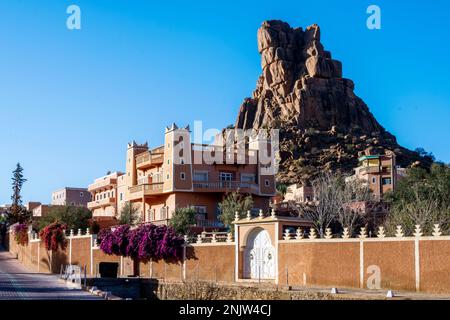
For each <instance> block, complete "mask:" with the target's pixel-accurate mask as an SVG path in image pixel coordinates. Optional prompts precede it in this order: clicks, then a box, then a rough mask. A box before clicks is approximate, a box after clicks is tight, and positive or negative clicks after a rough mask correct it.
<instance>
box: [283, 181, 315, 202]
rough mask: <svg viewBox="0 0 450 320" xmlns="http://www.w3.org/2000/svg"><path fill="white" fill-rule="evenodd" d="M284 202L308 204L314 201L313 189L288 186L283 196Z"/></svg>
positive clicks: (301, 186)
mask: <svg viewBox="0 0 450 320" xmlns="http://www.w3.org/2000/svg"><path fill="white" fill-rule="evenodd" d="M284 201H294V202H296V203H310V202H313V201H314V192H313V188H312V187H310V186H304V185H300V184H292V185H289V186H288V187H287V189H286V194H285V195H284Z"/></svg>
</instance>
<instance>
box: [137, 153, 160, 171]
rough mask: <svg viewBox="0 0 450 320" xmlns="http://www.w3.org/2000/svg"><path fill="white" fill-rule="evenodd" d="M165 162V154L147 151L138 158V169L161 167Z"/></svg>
mask: <svg viewBox="0 0 450 320" xmlns="http://www.w3.org/2000/svg"><path fill="white" fill-rule="evenodd" d="M163 162H164V153H162V152H150V151H146V152H143V153H141V154H139V155H137V156H136V167H137V168H138V169H148V168H151V167H154V166H160V165H162V164H163Z"/></svg>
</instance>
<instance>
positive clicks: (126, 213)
mask: <svg viewBox="0 0 450 320" xmlns="http://www.w3.org/2000/svg"><path fill="white" fill-rule="evenodd" d="M140 220H141V219H140V216H139V208H137V207H136V206H134V205H133V203H131V202H129V201H128V202H126V203H125V205H124V206H123V208H122V210H121V211H120V218H119V224H121V225H122V224H129V225H130V226H134V225H136V224H138V223H139V221H140Z"/></svg>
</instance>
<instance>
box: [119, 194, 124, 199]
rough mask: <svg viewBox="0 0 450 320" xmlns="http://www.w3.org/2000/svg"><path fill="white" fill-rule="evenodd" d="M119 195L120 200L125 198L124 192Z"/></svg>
mask: <svg viewBox="0 0 450 320" xmlns="http://www.w3.org/2000/svg"><path fill="white" fill-rule="evenodd" d="M119 197H120V201H122V200H123V193H120V195H119Z"/></svg>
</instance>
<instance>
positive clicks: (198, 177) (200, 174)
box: [194, 171, 208, 181]
mask: <svg viewBox="0 0 450 320" xmlns="http://www.w3.org/2000/svg"><path fill="white" fill-rule="evenodd" d="M194 181H208V171H194Z"/></svg>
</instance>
